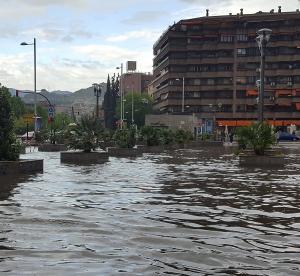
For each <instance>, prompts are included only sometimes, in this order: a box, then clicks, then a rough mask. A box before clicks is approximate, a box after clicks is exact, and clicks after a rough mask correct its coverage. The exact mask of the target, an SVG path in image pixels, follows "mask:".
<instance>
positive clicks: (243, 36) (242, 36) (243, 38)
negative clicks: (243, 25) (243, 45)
mask: <svg viewBox="0 0 300 276" xmlns="http://www.w3.org/2000/svg"><path fill="white" fill-rule="evenodd" d="M236 39H237V41H248V36H247V35H246V34H238V35H237V36H236Z"/></svg>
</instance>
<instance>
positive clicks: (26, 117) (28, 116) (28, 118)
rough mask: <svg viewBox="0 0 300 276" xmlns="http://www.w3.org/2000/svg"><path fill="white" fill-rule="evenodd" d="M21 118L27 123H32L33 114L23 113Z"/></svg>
mask: <svg viewBox="0 0 300 276" xmlns="http://www.w3.org/2000/svg"><path fill="white" fill-rule="evenodd" d="M22 118H23V120H24V121H25V122H26V123H28V124H30V123H34V114H24V115H23V117H22Z"/></svg>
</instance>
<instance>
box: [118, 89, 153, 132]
mask: <svg viewBox="0 0 300 276" xmlns="http://www.w3.org/2000/svg"><path fill="white" fill-rule="evenodd" d="M124 99H125V102H124V111H125V113H124V115H125V120H126V122H127V124H128V125H131V124H132V99H133V118H134V124H136V125H137V126H138V127H142V126H144V125H145V116H146V114H150V113H151V112H152V102H153V99H152V98H151V97H150V96H149V95H148V94H138V93H129V94H127V95H126V96H125V98H124ZM120 110H121V107H120V101H119V102H118V103H117V117H118V118H119V119H120V118H121V116H120V114H121V112H120Z"/></svg>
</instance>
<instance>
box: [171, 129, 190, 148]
mask: <svg viewBox="0 0 300 276" xmlns="http://www.w3.org/2000/svg"><path fill="white" fill-rule="evenodd" d="M174 137H175V142H176V143H177V144H184V143H187V142H188V141H191V140H193V135H192V133H191V132H190V131H186V130H183V129H178V130H176V131H175V135H174Z"/></svg>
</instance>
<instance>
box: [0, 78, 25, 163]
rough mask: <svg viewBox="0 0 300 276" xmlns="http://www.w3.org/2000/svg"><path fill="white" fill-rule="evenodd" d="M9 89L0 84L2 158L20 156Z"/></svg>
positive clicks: (10, 158) (0, 146)
mask: <svg viewBox="0 0 300 276" xmlns="http://www.w3.org/2000/svg"><path fill="white" fill-rule="evenodd" d="M10 100H11V95H10V93H9V91H8V89H7V88H6V87H4V86H2V85H1V84H0V160H9V161H14V160H17V159H18V158H19V155H20V144H19V143H17V141H16V136H15V133H14V113H13V109H12V106H11V101H10Z"/></svg>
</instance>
